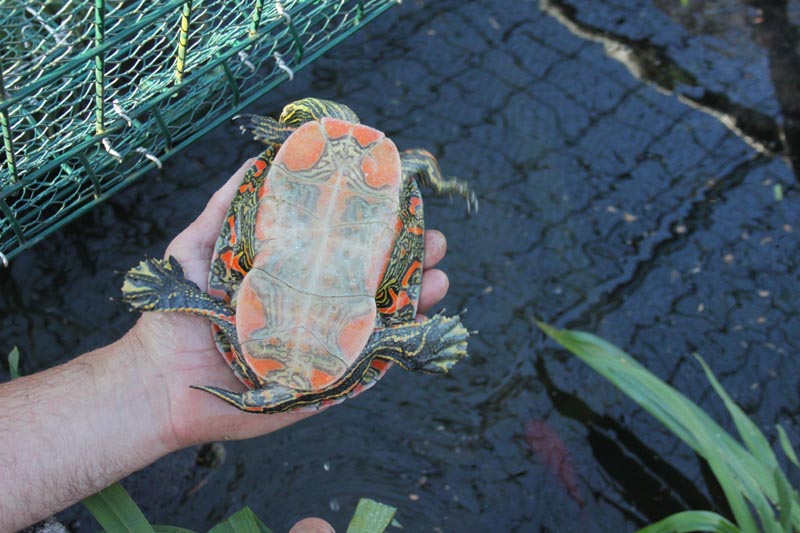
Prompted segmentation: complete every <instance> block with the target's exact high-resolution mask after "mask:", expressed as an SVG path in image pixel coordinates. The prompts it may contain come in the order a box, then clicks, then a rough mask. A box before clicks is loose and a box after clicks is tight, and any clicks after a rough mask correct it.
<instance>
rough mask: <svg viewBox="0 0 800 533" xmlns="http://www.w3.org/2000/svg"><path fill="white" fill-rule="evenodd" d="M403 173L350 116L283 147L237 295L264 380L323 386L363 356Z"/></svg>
mask: <svg viewBox="0 0 800 533" xmlns="http://www.w3.org/2000/svg"><path fill="white" fill-rule="evenodd" d="M400 179H401V169H400V156H399V154H398V152H397V149H396V148H395V145H394V143H393V142H392V141H391V140H389V139H387V138H386V137H385V136H384V134H383V133H381V132H380V131H377V130H375V129H373V128H370V127H368V126H363V125H359V124H352V123H349V122H346V121H342V120H337V119H331V118H325V119H322V121H321V122H309V123H306V124H304V125H303V126H301V127H300V128H298V129H297V130H296V131H295V132H294V133H292V135H291V136H290V137H289V138H288V139H287V140H286V142H285V143H284V144H283V146H282V147H281V149H280V150H279V151H278V154H277V155H276V157H275V160H274V162H273V164H272V166H271V168H270V171H269V174H268V176H267V183H265V185H266V186H267V187H268V188H267V190H268V191H269V192H268V194H265V195H264V196H263V197H262V198H261V199H260V201H259V206H258V216H257V219H256V224H257V226H258V228H257V230H256V231H255V232H254V234H255V237H256V243H255V250H256V256H255V258H254V261H253V268H252V269H251V270H250V272H249V273H248V274H247V276H246V277H245V278H244V280H243V282H242V285H241V288H240V289H239V293H238V296H237V301H238V303H237V311H236V326H237V333H238V337H239V341H240V343H241V346H242V349H243V352H244V357H245V360H246V361H247V364H249V365H250V367H251V368H252V369H253V370H254V371H255V372H256V373H257V374H259V376H260V377H262V378H263V377H264V376H266V375H269V376H268V378H267V381H270V382H277V383H280V384H282V385H284V386H287V387H291V388H294V389H298V390H316V389H319V388H321V387H325V386H326V385H329V384H330V383H332V382H333V381H335V380H336V379H337V378H338V377H340V376H341V375H342V374H343V373H344V372H345V370H346V369H347V368H348V367H349V366H350V365H351V364H352V362H353V361H354V360H355V359H356V358H357V357H358V356H359V354H360V353H361V350H362V349H363V347H364V346H365V345H366V342H367V339H368V338H369V336H370V334H371V333H372V331H373V329H374V327H375V315H376V308H375V293H376V291H377V288H378V284H379V283H380V280H381V279H382V276H383V273H384V271H385V269H386V265H387V263H388V260H389V256H390V253H391V249H392V247H393V246H394V240H395V237H396V232H397V216H398V214H397V213H398V205H399V189H400Z"/></svg>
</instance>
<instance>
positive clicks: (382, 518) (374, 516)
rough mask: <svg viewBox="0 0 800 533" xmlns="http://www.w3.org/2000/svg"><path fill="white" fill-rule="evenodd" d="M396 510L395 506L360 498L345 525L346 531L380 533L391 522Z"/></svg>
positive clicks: (351, 532)
mask: <svg viewBox="0 0 800 533" xmlns="http://www.w3.org/2000/svg"><path fill="white" fill-rule="evenodd" d="M396 512H397V508H396V507H392V506H391V505H386V504H384V503H380V502H376V501H375V500H370V499H369V498H361V499H360V500H359V501H358V506H357V507H356V512H355V513H354V514H353V518H352V520H350V525H348V526H347V533H381V532H382V531H385V530H386V528H387V527H389V524H391V523H392V519H393V518H394V514H395V513H396Z"/></svg>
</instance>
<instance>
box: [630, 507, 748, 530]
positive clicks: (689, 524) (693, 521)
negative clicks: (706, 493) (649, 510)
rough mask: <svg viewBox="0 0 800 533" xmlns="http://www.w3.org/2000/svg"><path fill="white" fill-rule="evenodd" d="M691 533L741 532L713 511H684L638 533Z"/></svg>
mask: <svg viewBox="0 0 800 533" xmlns="http://www.w3.org/2000/svg"><path fill="white" fill-rule="evenodd" d="M691 531H711V532H713V533H740V532H741V530H740V529H739V528H738V527H736V525H735V524H734V523H733V522H731V521H730V520H728V519H727V518H725V517H724V516H720V515H718V514H717V513H712V512H711V511H684V512H682V513H675V514H674V515H671V516H668V517H667V518H665V519H663V520H659V521H658V522H656V523H655V524H650V525H649V526H647V527H645V528H642V529H640V530H639V531H637V532H636V533H688V532H691Z"/></svg>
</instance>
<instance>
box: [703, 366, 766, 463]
mask: <svg viewBox="0 0 800 533" xmlns="http://www.w3.org/2000/svg"><path fill="white" fill-rule="evenodd" d="M694 356H695V358H696V359H697V360H698V361H699V362H700V365H701V366H702V367H703V371H704V372H705V373H706V378H708V381H709V382H710V383H711V386H712V387H714V390H715V391H716V393H717V395H719V397H720V398H722V401H723V402H724V403H725V407H726V408H727V409H728V412H729V413H730V414H731V418H733V422H734V424H736V429H737V430H738V431H739V435H741V437H742V440H743V441H744V444H745V446H747V448H748V449H749V450H750V453H752V454H753V455H754V456H755V457H756V459H758V460H759V461H761V462H762V463H763V464H764V466H765V467H767V468H769V469H770V470H774V469H775V468H777V467H778V460H777V459H776V458H775V453H774V452H773V451H772V448H771V447H770V445H769V442H767V438H766V437H765V436H764V434H763V433H762V432H761V430H759V429H758V427H757V426H756V425H755V424H754V423H753V422H752V420H750V419H749V418H748V417H747V415H746V414H744V411H742V409H741V408H740V407H739V406H738V405H736V403H735V402H734V401H733V400H732V399H731V397H730V395H729V394H728V392H727V391H726V390H725V389H723V388H722V385H720V383H719V381H718V380H717V378H716V376H714V374H713V373H712V372H711V369H710V368H709V367H708V365H707V364H706V362H705V361H704V360H703V358H702V357H700V356H699V355H698V354H694Z"/></svg>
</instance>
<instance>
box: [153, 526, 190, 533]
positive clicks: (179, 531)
mask: <svg viewBox="0 0 800 533" xmlns="http://www.w3.org/2000/svg"><path fill="white" fill-rule="evenodd" d="M153 530H154V531H155V532H156V533H195V532H194V531H192V530H191V529H186V528H184V527H178V526H153Z"/></svg>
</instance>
